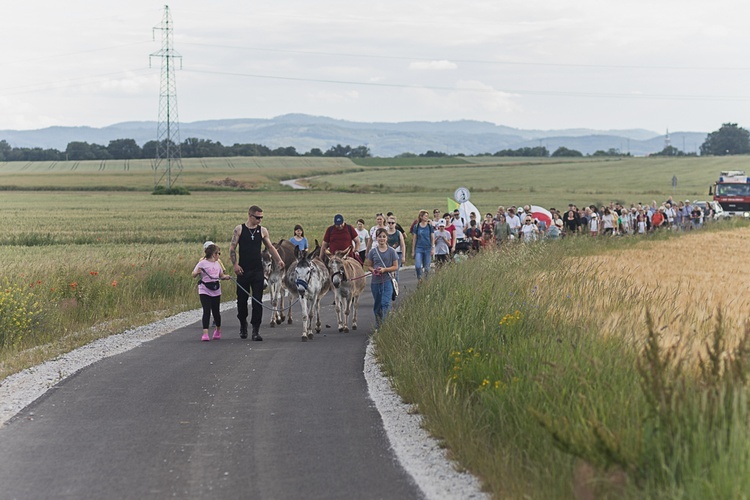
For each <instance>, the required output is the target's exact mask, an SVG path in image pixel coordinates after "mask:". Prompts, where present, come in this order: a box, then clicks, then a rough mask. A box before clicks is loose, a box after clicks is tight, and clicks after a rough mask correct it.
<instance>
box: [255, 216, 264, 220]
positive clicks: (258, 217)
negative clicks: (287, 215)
mask: <svg viewBox="0 0 750 500" xmlns="http://www.w3.org/2000/svg"><path fill="white" fill-rule="evenodd" d="M253 217H255V218H256V219H258V220H261V219H262V218H263V216H262V215H253Z"/></svg>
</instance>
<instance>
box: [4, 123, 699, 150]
mask: <svg viewBox="0 0 750 500" xmlns="http://www.w3.org/2000/svg"><path fill="white" fill-rule="evenodd" d="M156 128H157V123H156V122H155V121H141V122H123V123H116V124H114V125H110V126H107V127H101V128H94V127H61V126H56V127H48V128H43V129H38V130H0V140H3V139H4V140H6V141H7V142H8V143H9V144H10V145H11V146H13V147H41V148H45V149H46V148H55V149H58V150H61V151H64V150H65V148H66V147H67V145H68V143H69V142H73V141H83V142H88V143H96V144H101V145H103V146H106V145H108V144H109V141H111V140H115V139H134V140H135V141H136V142H137V143H138V144H139V145H141V146H142V145H143V144H144V143H146V142H148V141H151V140H154V139H155V138H156ZM179 128H180V137H181V140H185V139H186V138H190V137H194V138H198V139H206V140H212V141H214V142H221V143H222V144H223V145H225V146H231V145H232V144H235V143H240V144H250V143H254V144H263V145H265V146H267V147H269V148H271V149H275V148H278V147H287V146H294V147H295V148H296V149H297V151H298V152H300V153H304V152H307V151H309V150H310V149H312V148H319V149H321V150H323V151H325V150H327V149H328V148H330V147H332V146H335V145H337V144H341V145H349V146H352V147H356V146H363V145H364V146H367V147H369V148H370V152H371V154H372V155H373V156H383V157H389V156H395V155H398V154H401V153H407V152H408V153H416V154H420V153H425V152H427V151H439V152H443V153H447V154H459V153H463V154H467V155H475V154H483V153H490V154H491V153H495V152H497V151H499V150H502V149H519V148H524V147H537V146H544V147H546V148H547V150H548V151H549V152H550V153H552V152H554V151H555V150H556V149H557V148H558V147H561V146H562V147H566V148H568V149H575V150H578V151H580V152H581V153H583V154H592V153H594V152H595V151H598V150H603V151H607V150H609V149H617V150H619V151H620V152H622V153H630V154H632V155H635V156H642V155H648V154H650V153H656V152H659V151H661V150H662V149H664V147H665V145H666V141H665V135H664V134H658V133H656V132H652V131H649V130H644V129H627V130H593V129H562V130H523V129H517V128H512V127H506V126H503V125H496V124H494V123H490V122H483V121H474V120H458V121H441V122H427V121H413V122H398V123H386V122H371V123H369V122H353V121H347V120H337V119H334V118H327V117H321V116H310V115H304V114H288V115H282V116H277V117H275V118H269V119H259V118H258V119H254V118H247V119H227V120H205V121H197V122H190V123H181V124H180V127H179ZM706 136H707V133H706V132H671V133H670V134H669V138H670V141H671V145H672V146H674V147H676V148H677V149H680V150H682V151H684V152H686V153H694V152H697V151H698V149H699V148H700V145H701V144H703V141H705V139H706Z"/></svg>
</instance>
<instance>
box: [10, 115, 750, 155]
mask: <svg viewBox="0 0 750 500" xmlns="http://www.w3.org/2000/svg"><path fill="white" fill-rule="evenodd" d="M158 146H159V143H158V141H148V142H146V143H145V144H144V145H143V147H141V146H139V145H138V144H137V143H136V142H135V140H133V139H115V140H113V141H109V145H107V146H103V145H101V144H95V143H92V144H89V143H87V142H82V141H73V142H70V143H68V146H67V147H66V148H65V151H59V150H57V149H51V148H50V149H43V148H17V147H11V146H10V144H8V142H7V141H5V140H0V161H65V160H71V161H81V160H136V159H140V158H147V159H148V158H156V153H157V151H156V150H157V147H158ZM162 146H163V147H166V146H167V144H166V143H162ZM180 152H181V156H182V157H183V158H214V157H229V156H320V157H326V156H327V157H343V158H368V157H370V156H371V154H370V148H368V147H367V146H357V147H351V146H349V145H347V146H342V145H341V144H337V145H336V146H332V147H330V148H329V149H327V150H326V151H323V150H321V149H320V148H312V149H311V150H310V151H308V152H306V153H299V152H298V151H297V149H296V148H294V146H287V147H278V148H276V149H271V148H269V147H267V146H264V145H262V144H234V145H232V146H224V145H223V144H221V143H220V142H214V141H212V140H210V139H198V138H195V137H190V138H188V139H185V141H184V142H182V143H181V144H180ZM700 153H701V155H702V156H705V155H713V156H724V155H737V154H749V153H750V132H748V131H747V130H745V129H744V128H742V127H739V126H738V125H737V124H736V123H724V124H723V125H722V126H721V128H720V129H719V130H717V131H715V132H711V133H710V134H708V136H707V137H706V140H705V141H704V142H703V144H702V145H701V147H700ZM688 155H691V154H686V153H684V152H683V151H680V150H679V149H677V148H675V147H674V146H667V147H665V148H664V149H663V150H662V151H660V152H658V153H653V155H651V156H688ZM417 156H419V157H429V158H434V157H444V156H467V155H464V154H458V155H449V154H448V153H443V152H440V151H432V150H430V151H427V152H426V153H421V154H419V155H416V154H414V153H402V154H400V155H398V157H404V158H406V157H417ZM475 156H519V157H542V158H548V157H552V158H557V157H580V156H584V155H583V153H581V152H580V151H577V150H575V149H568V148H566V147H564V146H561V147H559V148H557V149H556V150H555V151H554V152H552V153H551V154H550V152H549V150H548V149H547V148H546V147H544V146H536V147H523V148H518V149H502V150H500V151H497V152H495V153H483V154H480V155H475ZM590 156H630V153H626V154H623V153H621V152H620V150H619V149H616V148H610V149H608V150H606V151H605V150H599V151H596V152H594V153H592V154H591V155H590Z"/></svg>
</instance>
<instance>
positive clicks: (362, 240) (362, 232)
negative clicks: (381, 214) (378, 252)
mask: <svg viewBox="0 0 750 500" xmlns="http://www.w3.org/2000/svg"><path fill="white" fill-rule="evenodd" d="M354 230H355V231H357V235H358V236H359V245H357V251H358V252H361V251H362V250H367V235H368V234H370V233H369V232H368V231H367V229H357V228H356V227H355V228H354Z"/></svg>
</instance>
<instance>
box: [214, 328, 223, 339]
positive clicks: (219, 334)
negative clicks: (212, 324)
mask: <svg viewBox="0 0 750 500" xmlns="http://www.w3.org/2000/svg"><path fill="white" fill-rule="evenodd" d="M213 340H221V332H220V331H219V330H214V336H213Z"/></svg>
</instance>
